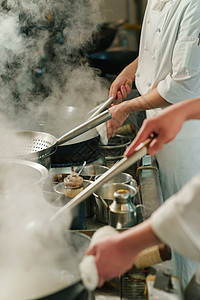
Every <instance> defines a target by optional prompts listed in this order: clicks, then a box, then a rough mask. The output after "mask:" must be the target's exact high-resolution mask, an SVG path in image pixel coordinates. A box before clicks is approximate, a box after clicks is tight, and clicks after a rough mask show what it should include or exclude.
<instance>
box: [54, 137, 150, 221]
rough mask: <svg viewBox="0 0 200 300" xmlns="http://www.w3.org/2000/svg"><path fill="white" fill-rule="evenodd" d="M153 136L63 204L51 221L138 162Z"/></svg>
mask: <svg viewBox="0 0 200 300" xmlns="http://www.w3.org/2000/svg"><path fill="white" fill-rule="evenodd" d="M151 141H152V138H148V139H147V140H146V141H145V142H143V143H141V144H140V145H139V146H138V147H137V148H136V149H135V152H134V153H133V154H132V155H131V156H130V157H126V156H125V157H123V158H122V159H121V160H120V161H118V162H117V163H115V164H114V165H113V166H112V167H111V168H110V169H109V170H108V171H106V172H105V173H104V174H103V175H101V176H100V177H99V178H98V179H97V180H95V181H94V182H93V183H92V184H90V185H89V186H88V187H86V188H85V189H84V190H83V191H82V192H80V193H79V194H78V195H77V196H76V197H74V198H73V199H72V200H71V201H69V202H68V203H67V204H66V205H65V206H63V207H62V208H61V209H60V210H59V211H57V212H56V213H55V214H54V215H53V216H52V217H51V218H50V221H54V220H55V219H56V218H57V217H58V216H59V215H61V214H62V213H63V212H64V211H66V210H70V209H73V208H74V207H76V206H77V205H78V204H80V203H81V202H82V201H83V200H85V199H86V198H88V197H89V196H90V195H91V194H92V193H94V192H95V191H96V190H97V189H98V188H99V187H100V186H101V185H102V184H104V183H105V182H107V181H108V180H109V179H111V178H112V177H113V176H114V175H116V174H118V173H120V172H123V171H124V170H126V169H127V168H129V167H130V166H131V165H133V164H134V163H136V162H137V161H138V160H139V159H141V158H142V157H143V156H145V155H146V154H147V151H148V146H149V144H150V143H151Z"/></svg>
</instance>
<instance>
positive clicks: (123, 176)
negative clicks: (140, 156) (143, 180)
mask: <svg viewBox="0 0 200 300" xmlns="http://www.w3.org/2000/svg"><path fill="white" fill-rule="evenodd" d="M101 175H102V174H99V175H98V176H96V177H95V180H96V179H98V178H99V177H100V176H101ZM108 183H124V184H129V185H131V186H133V187H135V188H136V189H137V188H138V187H137V182H136V180H135V179H133V176H132V175H130V174H128V173H118V174H116V175H115V176H113V177H112V178H111V179H110V180H109V181H107V184H108Z"/></svg>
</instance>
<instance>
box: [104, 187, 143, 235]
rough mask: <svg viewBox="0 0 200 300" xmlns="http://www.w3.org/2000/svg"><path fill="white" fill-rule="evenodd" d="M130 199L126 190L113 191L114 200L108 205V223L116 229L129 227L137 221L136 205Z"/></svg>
mask: <svg viewBox="0 0 200 300" xmlns="http://www.w3.org/2000/svg"><path fill="white" fill-rule="evenodd" d="M138 206H140V205H137V206H135V205H134V204H133V203H132V201H131V195H130V192H129V191H128V190H124V189H121V190H117V191H116V192H114V201H113V203H112V204H111V205H110V207H109V225H111V226H112V227H115V228H116V229H122V228H129V227H132V226H134V225H136V223H137V207H138Z"/></svg>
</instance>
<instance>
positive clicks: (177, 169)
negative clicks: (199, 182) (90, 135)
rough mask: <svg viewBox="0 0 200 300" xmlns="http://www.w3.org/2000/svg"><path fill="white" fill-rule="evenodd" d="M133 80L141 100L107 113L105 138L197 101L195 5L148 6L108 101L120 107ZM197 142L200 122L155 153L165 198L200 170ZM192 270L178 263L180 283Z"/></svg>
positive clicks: (198, 11) (199, 7)
mask: <svg viewBox="0 0 200 300" xmlns="http://www.w3.org/2000/svg"><path fill="white" fill-rule="evenodd" d="M134 80H135V83H136V87H137V89H138V91H139V93H140V95H141V96H139V97H137V98H134V99H131V100H129V101H124V102H122V103H120V104H119V105H115V106H113V107H112V108H111V109H110V111H111V113H112V116H113V117H112V119H111V120H110V121H108V122H107V134H108V138H109V137H111V136H113V135H114V133H115V131H116V130H117V128H118V127H120V126H121V125H122V124H123V122H124V121H125V120H126V118H127V117H128V116H129V114H130V113H131V112H135V111H140V110H146V111H147V117H149V116H152V115H156V114H157V113H158V112H159V111H160V110H162V109H163V108H165V107H167V106H169V105H171V104H175V103H177V102H180V101H183V100H185V99H190V98H195V97H198V96H200V2H199V0H162V1H161V0H149V1H148V3H147V7H146V12H145V16H144V21H143V26H142V32H141V42H140V50H139V57H138V58H137V59H136V60H135V61H134V62H132V63H131V64H130V65H128V66H127V67H126V68H125V69H124V70H123V71H122V72H121V73H120V74H119V76H118V77H117V78H116V80H115V81H114V82H113V83H112V85H111V88H110V96H112V97H114V98H115V97H116V98H117V99H118V102H121V101H122V99H125V98H126V97H127V95H128V94H129V93H130V91H131V87H130V85H131V84H132V83H133V81H134ZM168 126H171V124H170V122H169V124H168ZM199 137H200V122H198V121H196V120H192V121H189V122H187V123H185V124H184V125H183V128H182V130H181V131H180V132H179V134H178V135H177V137H176V138H175V139H174V140H173V141H172V142H171V143H170V144H168V145H166V146H165V147H163V149H162V150H161V151H159V153H157V155H156V159H157V161H158V165H159V171H160V179H161V188H162V192H163V197H164V199H167V198H169V197H170V196H171V195H173V194H174V193H176V192H177V191H179V190H180V188H181V187H182V186H183V185H184V184H185V183H186V182H188V181H189V180H190V179H191V178H192V177H193V176H194V175H195V174H197V173H198V172H199V171H200V159H199V153H200V139H199ZM178 259H179V257H177V260H178ZM194 270H195V264H193V263H192V262H191V263H190V264H187V263H186V264H184V263H182V259H181V263H179V276H183V277H182V279H183V282H184V283H187V281H188V280H189V279H190V277H191V275H192V273H193V271H194Z"/></svg>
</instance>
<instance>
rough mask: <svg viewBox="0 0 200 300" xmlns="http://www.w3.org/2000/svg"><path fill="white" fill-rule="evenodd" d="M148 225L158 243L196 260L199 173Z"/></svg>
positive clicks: (199, 240)
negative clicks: (160, 242)
mask: <svg viewBox="0 0 200 300" xmlns="http://www.w3.org/2000/svg"><path fill="white" fill-rule="evenodd" d="M151 224H152V228H153V231H154V232H155V234H156V235H157V236H158V238H159V239H160V240H161V241H163V242H164V243H166V244H167V245H169V246H171V247H172V248H173V249H174V250H176V251H177V252H179V253H180V254H182V255H184V256H187V257H189V258H191V259H193V260H197V261H200V173H199V174H198V175H196V176H195V177H193V179H192V180H191V181H190V182H188V183H187V184H186V185H185V186H184V187H183V188H182V189H181V190H180V191H179V192H178V193H177V194H175V195H173V196H172V197H170V198H169V199H168V200H167V201H166V202H165V203H164V204H163V205H162V206H161V207H160V208H159V209H158V210H157V211H155V212H154V213H153V214H152V216H151Z"/></svg>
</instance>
